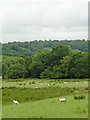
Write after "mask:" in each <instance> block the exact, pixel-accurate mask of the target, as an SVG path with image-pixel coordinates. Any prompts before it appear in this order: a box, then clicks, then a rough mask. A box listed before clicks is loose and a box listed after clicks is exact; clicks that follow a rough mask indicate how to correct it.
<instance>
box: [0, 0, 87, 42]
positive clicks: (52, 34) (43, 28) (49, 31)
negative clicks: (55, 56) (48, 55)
mask: <svg viewBox="0 0 90 120" xmlns="http://www.w3.org/2000/svg"><path fill="white" fill-rule="evenodd" d="M1 4H2V7H1V13H0V16H1V17H2V20H1V22H0V24H1V23H2V29H1V31H0V33H1V35H2V38H0V39H2V40H3V42H7V41H14V40H19V41H25V40H34V39H51V38H52V39H66V38H67V39H87V26H88V23H87V19H88V12H87V10H88V1H87V0H63V1H62V0H22V1H21V0H16V1H14V0H12V1H11V0H3V1H2V3H1Z"/></svg>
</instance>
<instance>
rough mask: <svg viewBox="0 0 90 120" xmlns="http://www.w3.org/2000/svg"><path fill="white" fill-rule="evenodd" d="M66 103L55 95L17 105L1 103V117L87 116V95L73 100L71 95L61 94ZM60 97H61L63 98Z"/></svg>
mask: <svg viewBox="0 0 90 120" xmlns="http://www.w3.org/2000/svg"><path fill="white" fill-rule="evenodd" d="M63 97H65V98H66V100H67V102H66V103H60V101H58V100H57V99H58V98H57V97H55V98H50V99H47V100H40V101H34V102H28V103H20V105H19V106H17V105H13V104H11V105H3V109H2V110H3V118H87V117H88V96H87V95H86V98H85V99H82V100H74V97H73V95H69V96H63ZM63 97H61V98H63Z"/></svg>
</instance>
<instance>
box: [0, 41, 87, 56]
mask: <svg viewBox="0 0 90 120" xmlns="http://www.w3.org/2000/svg"><path fill="white" fill-rule="evenodd" d="M60 45H69V46H70V48H71V49H78V50H80V51H82V52H84V51H86V52H88V41H85V40H61V41H59V40H53V41H52V40H48V41H47V40H45V41H42V40H39V41H37V40H35V41H30V42H8V43H4V44H2V55H6V56H20V55H22V54H24V55H25V56H31V55H34V54H36V53H37V52H39V51H46V52H51V50H52V48H53V47H57V46H60ZM0 54H1V53H0Z"/></svg>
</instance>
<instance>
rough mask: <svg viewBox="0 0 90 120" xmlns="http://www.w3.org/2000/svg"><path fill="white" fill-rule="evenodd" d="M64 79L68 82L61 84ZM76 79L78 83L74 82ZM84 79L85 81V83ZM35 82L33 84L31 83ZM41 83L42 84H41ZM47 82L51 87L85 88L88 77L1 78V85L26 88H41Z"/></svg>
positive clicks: (46, 85)
mask: <svg viewBox="0 0 90 120" xmlns="http://www.w3.org/2000/svg"><path fill="white" fill-rule="evenodd" d="M64 81H66V82H68V83H67V84H63V83H64ZM77 81H78V84H77V83H76V82H77ZM85 81H86V83H85ZM33 82H35V83H34V84H32V83H33ZM41 83H42V85H41ZM48 83H49V84H51V87H53V86H57V87H63V88H64V87H77V88H78V87H82V88H85V87H87V86H88V79H57V80H55V79H51V80H49V79H9V80H7V79H6V80H2V84H3V87H13V86H14V87H21V88H23V87H27V88H35V87H37V86H38V87H39V88H43V87H45V88H46V87H48Z"/></svg>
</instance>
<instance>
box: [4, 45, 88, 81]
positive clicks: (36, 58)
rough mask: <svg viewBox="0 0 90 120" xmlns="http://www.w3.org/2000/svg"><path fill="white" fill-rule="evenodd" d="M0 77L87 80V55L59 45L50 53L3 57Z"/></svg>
mask: <svg viewBox="0 0 90 120" xmlns="http://www.w3.org/2000/svg"><path fill="white" fill-rule="evenodd" d="M2 77H3V78H4V79H7V78H10V79H18V78H50V79H60V78H88V53H87V52H81V51H79V50H76V49H71V48H70V46H65V45H60V46H57V47H54V48H52V50H51V51H50V52H46V51H40V52H38V53H36V54H34V55H32V56H26V55H20V56H19V57H15V56H3V58H2Z"/></svg>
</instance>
